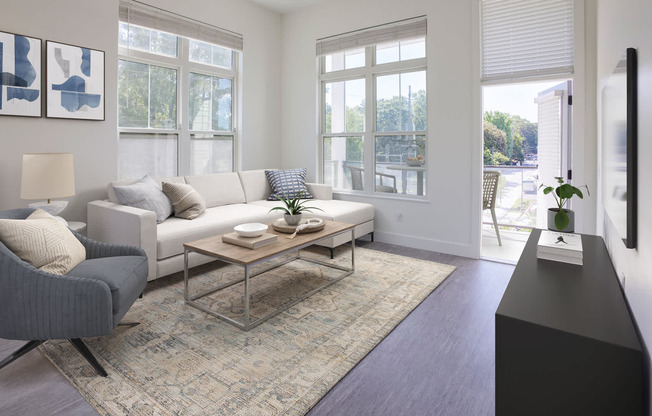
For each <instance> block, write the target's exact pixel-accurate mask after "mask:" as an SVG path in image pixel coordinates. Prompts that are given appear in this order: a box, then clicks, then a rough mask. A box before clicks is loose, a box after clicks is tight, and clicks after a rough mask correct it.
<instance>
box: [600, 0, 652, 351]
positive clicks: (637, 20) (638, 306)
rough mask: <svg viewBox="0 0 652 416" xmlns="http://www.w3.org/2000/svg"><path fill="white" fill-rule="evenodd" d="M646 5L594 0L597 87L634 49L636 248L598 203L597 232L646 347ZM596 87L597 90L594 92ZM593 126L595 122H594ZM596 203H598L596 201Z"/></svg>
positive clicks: (649, 37) (651, 124) (650, 288)
mask: <svg viewBox="0 0 652 416" xmlns="http://www.w3.org/2000/svg"><path fill="white" fill-rule="evenodd" d="M651 20H652V4H651V3H650V2H649V1H647V0H600V1H599V2H598V11H597V29H598V36H597V47H598V60H597V62H598V79H597V85H598V87H601V86H602V84H603V82H604V81H605V79H606V78H607V77H608V76H609V74H611V72H612V71H613V69H614V67H615V66H616V62H618V60H619V59H620V57H621V56H623V55H624V54H625V50H626V49H627V48H628V47H634V48H637V50H638V247H637V248H636V249H632V250H628V249H626V248H625V245H624V244H623V243H622V241H621V240H620V238H619V237H618V235H617V233H616V231H615V229H614V227H613V225H612V224H611V222H610V221H609V220H608V219H607V218H606V217H604V216H603V215H602V213H603V208H602V204H601V203H599V205H598V213H599V214H600V215H599V221H598V229H599V230H601V231H602V233H603V235H604V237H605V241H606V243H607V247H608V249H609V252H610V254H611V258H612V261H613V263H614V266H615V268H616V271H617V273H618V275H619V277H620V278H621V279H623V278H624V281H622V284H623V286H624V289H625V294H626V295H627V299H628V301H629V304H630V307H631V309H632V311H633V313H634V317H635V319H636V321H637V323H638V326H639V329H640V330H641V333H642V335H643V340H644V342H645V344H646V345H647V346H648V347H649V346H651V345H652V212H651V210H650V208H649V207H650V206H652V187H651V186H650V183H652V164H651V163H650V162H649V160H648V159H647V158H648V157H652V117H650V114H652V25H650V21H651ZM598 91H600V90H598ZM598 128H599V126H598ZM598 202H599V201H598Z"/></svg>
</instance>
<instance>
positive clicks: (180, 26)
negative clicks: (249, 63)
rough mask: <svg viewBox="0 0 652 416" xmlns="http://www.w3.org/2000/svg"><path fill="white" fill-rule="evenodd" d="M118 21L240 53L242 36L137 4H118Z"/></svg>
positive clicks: (124, 2) (122, 2)
mask: <svg viewBox="0 0 652 416" xmlns="http://www.w3.org/2000/svg"><path fill="white" fill-rule="evenodd" d="M120 21H122V22H125V23H129V24H134V25H138V26H143V27H146V28H149V29H155V30H159V31H162V32H167V33H172V34H175V35H178V36H183V37H186V38H190V39H195V40H200V41H204V42H208V43H213V44H216V45H220V46H224V47H226V48H229V49H234V50H237V51H242V35H240V34H239V33H235V32H231V31H229V30H226V29H221V28H219V27H216V26H212V25H209V24H206V23H202V22H199V21H196V20H193V19H190V18H187V17H184V16H180V15H177V14H174V13H171V12H167V11H165V10H162V9H159V8H156V7H152V6H148V5H145V4H142V3H138V2H134V1H131V2H127V1H121V2H120Z"/></svg>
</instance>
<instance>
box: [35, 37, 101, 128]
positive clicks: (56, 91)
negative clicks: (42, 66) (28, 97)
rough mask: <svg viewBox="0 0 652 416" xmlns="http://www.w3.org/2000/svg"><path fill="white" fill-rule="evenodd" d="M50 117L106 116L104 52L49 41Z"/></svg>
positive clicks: (97, 118) (90, 118)
mask: <svg viewBox="0 0 652 416" xmlns="http://www.w3.org/2000/svg"><path fill="white" fill-rule="evenodd" d="M46 49H47V60H48V61H47V62H48V65H47V81H46V84H47V114H46V115H47V117H55V118H74V119H85V120H104V52H102V51H97V50H94V49H88V48H82V47H79V46H73V45H66V44H63V43H58V42H50V41H48V42H47V48H46Z"/></svg>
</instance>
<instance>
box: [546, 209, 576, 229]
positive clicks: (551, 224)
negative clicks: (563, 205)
mask: <svg viewBox="0 0 652 416" xmlns="http://www.w3.org/2000/svg"><path fill="white" fill-rule="evenodd" d="M557 211H559V209H558V208H549V209H548V229H549V230H551V231H559V232H562V233H572V232H575V211H573V210H570V209H566V210H565V211H566V214H568V220H569V222H568V226H567V227H566V228H564V229H563V230H560V229H558V228H557V227H556V226H555V215H557Z"/></svg>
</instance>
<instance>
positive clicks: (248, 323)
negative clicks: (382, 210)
mask: <svg viewBox="0 0 652 416" xmlns="http://www.w3.org/2000/svg"><path fill="white" fill-rule="evenodd" d="M346 232H350V233H351V243H350V245H351V267H350V268H349V267H344V266H340V265H337V264H332V263H328V262H325V261H321V260H318V259H313V258H308V257H304V256H301V253H300V251H301V249H304V248H306V247H309V246H312V245H314V244H315V243H318V242H320V241H322V240H325V239H327V238H330V237H334V236H336V235H340V234H344V233H346ZM319 233H320V232H317V233H315V234H317V235H318V234H319ZM279 237H281V238H284V237H282V236H279ZM242 250H249V249H247V248H242ZM190 252H197V253H199V251H197V250H193V249H192V248H191V247H187V246H186V245H185V244H184V252H183V279H184V290H183V297H184V300H185V302H186V303H187V304H188V305H190V306H193V307H195V308H197V309H199V310H201V311H204V312H206V313H209V314H211V315H213V316H215V317H217V318H220V319H222V320H224V321H226V322H228V323H230V324H231V325H234V326H236V327H237V328H240V329H243V330H245V331H248V330H250V329H252V328H254V327H256V326H258V325H260V324H262V323H263V322H265V321H267V320H268V319H270V318H273V317H274V316H276V315H278V314H279V313H281V312H283V311H285V310H287V309H289V308H290V307H292V306H294V305H296V304H297V303H299V302H301V301H303V300H305V299H306V298H308V297H310V296H312V295H314V294H315V293H317V292H319V291H321V290H323V289H325V288H327V287H328V286H330V285H332V284H334V283H337V282H339V281H340V280H342V279H344V278H345V277H347V276H349V275H351V274H352V273H353V272H354V271H355V227H352V228H350V229H346V230H343V231H341V232H337V233H334V234H328V235H325V236H322V237H319V238H316V239H313V240H310V241H308V242H306V243H304V244H301V245H299V246H296V247H292V248H288V249H285V250H281V251H279V252H278V253H275V254H274V255H272V256H268V257H265V258H263V259H260V260H258V261H255V262H251V263H248V264H240V263H236V262H233V261H230V260H228V259H226V258H224V257H223V256H221V255H220V254H219V253H214V252H213V253H211V254H208V253H207V252H203V251H202V252H201V253H200V254H203V255H205V256H210V257H214V258H216V259H218V260H220V261H223V262H225V263H229V264H233V265H236V266H241V267H244V276H243V278H242V279H238V280H235V281H232V282H228V283H224V284H222V285H219V286H217V287H213V288H211V289H207V290H205V291H202V292H199V293H197V294H194V295H192V296H191V295H190V294H189V282H188V281H189V278H190V276H189V270H188V253H190ZM293 252H296V255H295V256H292V257H290V258H289V259H287V260H284V261H283V262H281V263H279V264H274V265H272V266H270V267H267V268H265V269H262V270H258V271H256V272H255V273H252V272H251V268H252V267H254V266H256V265H258V264H261V263H265V262H267V261H270V260H273V259H276V258H278V257H281V256H283V255H286V254H290V253H293ZM296 260H304V261H307V262H310V263H315V264H319V265H322V266H326V267H330V268H333V269H338V270H342V271H343V273H342V274H341V275H339V276H337V277H336V278H334V279H331V280H328V282H326V283H325V284H323V285H322V286H319V287H317V288H315V289H312V290H310V291H308V292H307V293H305V294H303V295H302V296H301V297H299V298H298V299H295V300H292V301H290V302H287V303H286V304H284V305H281V306H280V307H279V308H278V309H276V310H275V311H273V312H271V313H269V314H267V315H265V316H263V317H262V318H258V319H256V320H254V321H252V320H251V316H250V310H249V309H250V302H249V285H250V279H252V278H253V277H255V276H258V275H260V274H263V273H265V272H268V271H270V270H273V269H276V268H279V267H281V266H283V265H285V264H287V263H290V262H293V261H296ZM240 282H244V320H243V321H237V320H235V319H233V318H231V317H228V316H226V315H224V314H221V313H219V312H216V311H214V310H212V309H209V308H208V307H206V306H204V305H202V304H201V303H199V302H197V300H198V299H201V298H203V297H205V296H208V295H210V294H213V293H215V292H218V291H220V290H223V289H226V288H228V287H231V286H233V285H235V284H238V283H240Z"/></svg>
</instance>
